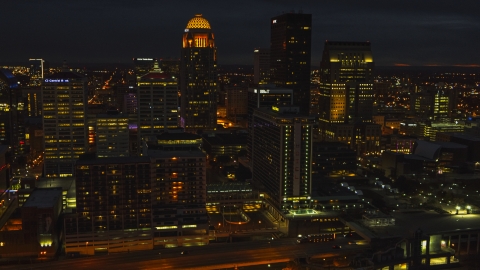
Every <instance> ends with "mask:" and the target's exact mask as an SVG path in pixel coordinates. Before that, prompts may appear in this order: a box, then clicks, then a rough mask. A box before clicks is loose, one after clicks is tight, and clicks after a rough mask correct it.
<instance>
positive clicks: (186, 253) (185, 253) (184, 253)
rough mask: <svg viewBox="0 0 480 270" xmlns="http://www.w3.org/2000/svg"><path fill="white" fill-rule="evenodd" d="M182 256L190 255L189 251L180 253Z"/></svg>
mask: <svg viewBox="0 0 480 270" xmlns="http://www.w3.org/2000/svg"><path fill="white" fill-rule="evenodd" d="M180 254H182V255H188V251H185V250H184V251H182V252H180Z"/></svg>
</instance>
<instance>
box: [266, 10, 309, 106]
mask: <svg viewBox="0 0 480 270" xmlns="http://www.w3.org/2000/svg"><path fill="white" fill-rule="evenodd" d="M311 39H312V15H311V14H303V13H286V14H282V15H280V16H277V17H273V18H272V19H271V21H270V68H271V80H272V82H273V83H275V84H276V85H277V86H280V87H285V88H290V89H293V93H294V95H293V98H294V104H295V105H296V106H299V107H300V108H301V113H303V114H308V112H309V108H310V58H311V47H312V46H311Z"/></svg>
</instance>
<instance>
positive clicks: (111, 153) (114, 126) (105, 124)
mask: <svg viewBox="0 0 480 270" xmlns="http://www.w3.org/2000/svg"><path fill="white" fill-rule="evenodd" d="M128 124H129V119H128V115H126V114H119V113H116V114H99V115H97V117H96V128H95V136H96V139H95V143H96V150H97V151H96V152H97V157H99V158H104V157H128V156H129V155H130V154H129V147H128V146H129V139H130V136H129V128H128Z"/></svg>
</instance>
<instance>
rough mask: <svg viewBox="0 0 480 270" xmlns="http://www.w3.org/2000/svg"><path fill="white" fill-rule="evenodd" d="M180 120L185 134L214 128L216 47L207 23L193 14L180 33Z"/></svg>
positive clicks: (215, 113)
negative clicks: (183, 30) (182, 32)
mask: <svg viewBox="0 0 480 270" xmlns="http://www.w3.org/2000/svg"><path fill="white" fill-rule="evenodd" d="M180 90H181V95H182V97H181V104H180V108H181V112H180V115H181V120H180V124H181V126H182V127H184V128H185V130H186V131H187V132H197V131H199V130H215V129H216V127H217V48H216V47H215V40H214V36H213V33H212V30H211V28H210V23H209V22H208V21H207V20H206V19H205V18H203V17H202V15H201V14H197V15H195V17H193V18H192V19H191V20H190V21H189V22H188V24H187V27H186V28H185V33H184V34H183V43H182V55H181V67H180Z"/></svg>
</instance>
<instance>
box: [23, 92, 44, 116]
mask: <svg viewBox="0 0 480 270" xmlns="http://www.w3.org/2000/svg"><path fill="white" fill-rule="evenodd" d="M22 97H23V104H24V105H23V106H24V107H25V110H26V116H29V117H32V116H41V115H42V103H41V101H42V89H41V88H40V87H27V88H22Z"/></svg>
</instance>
